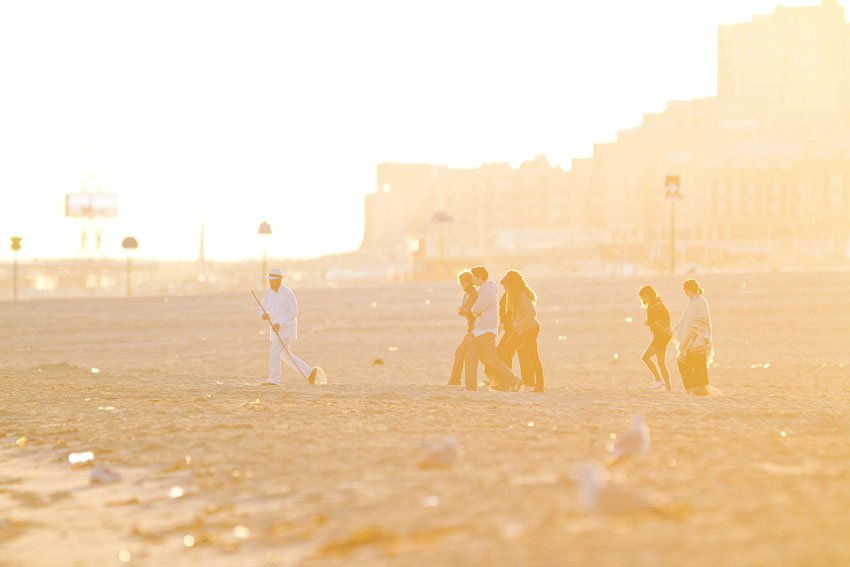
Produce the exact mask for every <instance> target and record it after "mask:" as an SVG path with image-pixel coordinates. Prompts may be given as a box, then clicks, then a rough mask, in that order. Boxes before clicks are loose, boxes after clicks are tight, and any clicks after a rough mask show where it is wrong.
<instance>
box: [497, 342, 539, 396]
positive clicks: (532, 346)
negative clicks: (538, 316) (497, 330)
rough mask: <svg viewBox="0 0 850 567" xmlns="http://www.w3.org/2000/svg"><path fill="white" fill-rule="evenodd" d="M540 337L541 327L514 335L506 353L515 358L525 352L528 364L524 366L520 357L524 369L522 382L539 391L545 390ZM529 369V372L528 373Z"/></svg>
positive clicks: (505, 350) (506, 346) (506, 347)
mask: <svg viewBox="0 0 850 567" xmlns="http://www.w3.org/2000/svg"><path fill="white" fill-rule="evenodd" d="M538 336H540V327H535V328H533V329H532V330H530V331H526V332H524V333H523V334H521V335H520V334H517V333H513V334H512V335H511V337H510V338H509V339H508V343H507V345H505V349H504V352H505V353H506V355H507V356H508V357H510V358H513V356H514V353H515V352H523V351H524V352H525V358H526V362H525V364H523V360H522V355H520V366H521V367H522V382H523V383H524V384H525V385H526V386H534V387H535V388H536V389H538V390H542V389H543V363H542V362H540V353H539V352H538V350H537V337H538ZM526 368H528V372H526Z"/></svg>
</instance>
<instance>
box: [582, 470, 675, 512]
mask: <svg viewBox="0 0 850 567" xmlns="http://www.w3.org/2000/svg"><path fill="white" fill-rule="evenodd" d="M576 477H577V479H578V497H579V503H580V505H581V508H582V510H584V511H585V512H586V513H588V514H598V515H602V516H633V515H636V514H642V513H656V514H661V515H664V516H671V517H676V516H679V515H680V514H681V512H682V510H681V509H680V507H674V506H673V505H672V504H671V502H670V500H669V498H667V497H666V496H665V495H663V494H661V493H659V492H654V491H647V490H630V489H627V488H626V487H624V486H621V485H618V484H614V483H612V482H610V478H609V476H608V473H607V472H606V471H605V469H604V468H603V467H602V465H600V464H599V463H594V462H591V463H584V464H582V465H580V466H579V467H578V468H577V469H576Z"/></svg>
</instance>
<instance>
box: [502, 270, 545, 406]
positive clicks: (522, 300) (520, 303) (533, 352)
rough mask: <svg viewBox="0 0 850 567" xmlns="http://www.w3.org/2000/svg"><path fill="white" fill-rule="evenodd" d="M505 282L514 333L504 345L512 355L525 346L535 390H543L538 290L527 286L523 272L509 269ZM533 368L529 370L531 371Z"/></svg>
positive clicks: (503, 281) (506, 350) (508, 354)
mask: <svg viewBox="0 0 850 567" xmlns="http://www.w3.org/2000/svg"><path fill="white" fill-rule="evenodd" d="M502 285H504V286H505V292H506V293H507V296H508V299H507V306H508V312H509V313H510V316H511V324H512V326H513V335H511V337H510V338H509V339H508V343H507V345H506V346H505V353H506V355H507V356H509V357H511V358H513V355H514V353H515V352H516V351H517V350H519V349H520V348H523V349H524V350H525V355H526V357H527V359H528V363H529V364H530V365H531V368H532V369H533V374H534V391H535V392H542V391H543V363H542V362H540V353H539V352H538V348H537V339H538V337H539V336H540V322H539V321H538V320H537V307H536V305H537V294H536V293H534V291H533V290H532V289H531V288H530V287H528V283H527V282H526V281H525V278H524V277H522V274H520V273H519V272H517V271H515V270H510V271H509V272H508V273H506V274H505V277H504V278H502ZM530 374H531V372H529V375H530Z"/></svg>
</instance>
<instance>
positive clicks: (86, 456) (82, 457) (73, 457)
mask: <svg viewBox="0 0 850 567" xmlns="http://www.w3.org/2000/svg"><path fill="white" fill-rule="evenodd" d="M68 462H69V463H71V465H84V464H87V463H92V462H94V453H92V452H91V451H85V452H82V453H71V454H70V455H68Z"/></svg>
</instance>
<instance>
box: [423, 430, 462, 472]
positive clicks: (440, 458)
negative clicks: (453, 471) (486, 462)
mask: <svg viewBox="0 0 850 567" xmlns="http://www.w3.org/2000/svg"><path fill="white" fill-rule="evenodd" d="M460 457H461V450H460V445H459V444H458V442H457V439H455V438H454V437H446V438H445V439H443V441H442V442H440V443H423V444H422V445H421V450H420V453H419V459H418V460H417V463H416V466H417V467H419V468H420V469H429V470H433V469H448V468H451V467H453V466H454V465H455V464H456V463H457V462H458V461H459V460H460Z"/></svg>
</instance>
